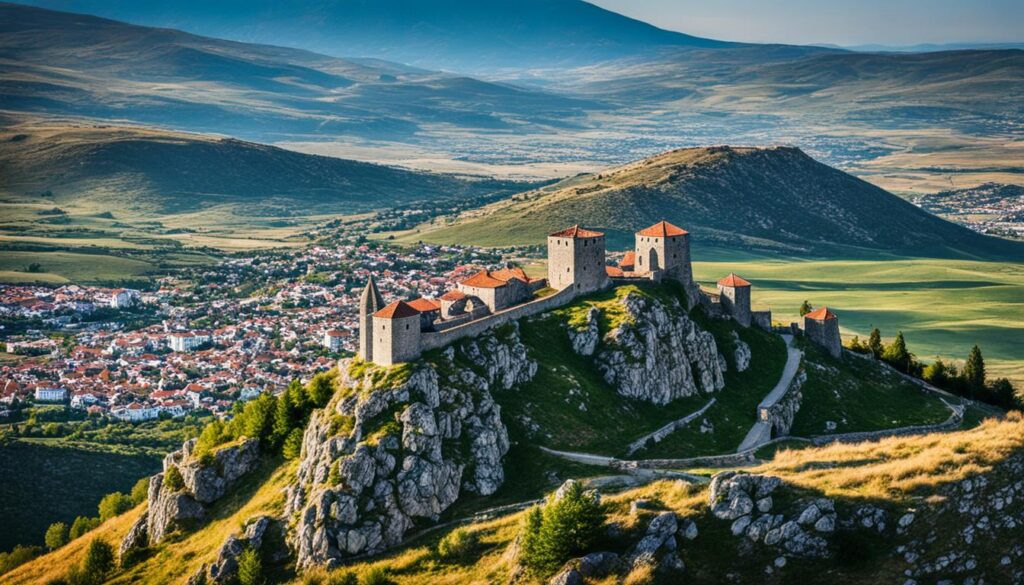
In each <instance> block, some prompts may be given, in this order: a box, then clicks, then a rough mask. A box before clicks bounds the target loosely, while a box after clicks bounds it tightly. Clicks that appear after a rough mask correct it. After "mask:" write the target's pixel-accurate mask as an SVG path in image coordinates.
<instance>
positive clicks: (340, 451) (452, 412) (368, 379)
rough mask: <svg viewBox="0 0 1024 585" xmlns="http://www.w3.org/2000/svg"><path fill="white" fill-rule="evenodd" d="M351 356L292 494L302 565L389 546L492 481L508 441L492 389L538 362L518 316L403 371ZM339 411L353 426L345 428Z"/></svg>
mask: <svg viewBox="0 0 1024 585" xmlns="http://www.w3.org/2000/svg"><path fill="white" fill-rule="evenodd" d="M465 364H470V366H466V365H465ZM349 366H350V364H349V363H346V362H342V364H341V367H340V368H339V369H340V370H341V375H340V379H339V384H340V386H341V390H340V392H339V395H338V396H337V397H336V399H335V401H334V402H332V404H331V405H329V406H328V407H327V408H326V409H324V410H322V411H317V412H314V413H313V415H312V417H311V420H310V423H309V426H308V427H307V429H306V432H305V435H304V437H303V447H302V455H301V461H300V463H299V469H298V473H297V481H296V483H295V484H294V485H293V486H292V487H291V488H290V489H289V492H288V495H287V503H286V513H287V514H288V515H289V516H291V517H292V518H293V519H294V521H295V528H294V531H293V533H292V540H293V544H294V548H295V550H296V554H297V561H298V564H299V566H302V567H306V566H311V565H327V566H331V565H334V564H337V563H338V562H340V561H341V560H342V559H343V558H345V557H350V556H354V555H362V554H372V553H377V552H380V551H382V550H384V549H386V548H388V547H391V546H394V545H396V544H399V543H400V542H401V541H402V538H403V537H404V535H405V534H406V532H408V531H409V530H410V529H411V528H412V527H413V526H414V522H415V521H416V520H417V519H420V518H425V519H437V517H438V516H439V515H440V514H441V513H442V512H444V511H445V510H446V509H447V508H448V507H449V506H451V505H452V504H453V503H454V502H455V501H456V499H457V498H458V497H459V496H460V494H462V493H464V492H469V493H474V494H480V495H489V494H492V493H494V492H495V491H496V490H497V489H498V488H499V487H500V486H501V484H502V483H503V482H504V478H505V473H504V470H503V468H502V459H503V457H504V455H505V453H506V452H507V451H508V448H509V442H508V433H507V430H506V428H505V425H504V423H503V422H502V420H501V409H500V407H499V406H498V405H497V404H496V403H495V402H494V399H493V397H492V396H491V391H492V390H508V389H511V388H512V387H513V386H515V385H516V384H519V383H522V382H525V381H528V380H530V379H531V378H532V377H533V376H534V375H535V374H536V371H537V364H536V362H534V361H532V360H530V359H529V357H528V356H527V353H526V347H525V346H523V345H522V343H520V341H519V336H518V327H517V325H515V324H514V323H513V324H511V325H507V326H504V327H502V328H501V331H500V333H497V332H492V333H489V334H486V335H484V336H481V337H480V338H478V339H476V340H473V341H468V342H463V343H460V344H458V345H457V346H451V347H449V348H448V349H446V350H445V351H444V352H443V353H442V354H441V355H440V357H439V358H437V359H436V360H435V361H434V362H431V361H430V360H423V361H421V362H418V363H417V364H415V365H411V366H402V367H405V368H411V371H410V372H409V373H408V375H407V377H405V378H404V379H403V378H401V377H398V379H391V380H388V376H387V374H388V373H393V372H394V371H395V370H394V369H392V370H375V371H372V372H368V373H364V374H363V375H362V376H359V377H355V376H352V375H350V372H349ZM339 420H341V421H346V422H347V423H348V424H347V425H345V426H344V428H345V429H351V430H346V431H345V432H337V429H338V428H339V425H338V424H337V421H339ZM332 429H333V430H332Z"/></svg>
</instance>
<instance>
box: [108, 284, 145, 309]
mask: <svg viewBox="0 0 1024 585" xmlns="http://www.w3.org/2000/svg"><path fill="white" fill-rule="evenodd" d="M138 300H139V292H138V291H134V290H131V289H127V288H119V289H116V290H114V291H111V293H110V306H111V307H112V308H114V309H124V308H127V307H131V306H132V305H134V304H135V303H136V302H138Z"/></svg>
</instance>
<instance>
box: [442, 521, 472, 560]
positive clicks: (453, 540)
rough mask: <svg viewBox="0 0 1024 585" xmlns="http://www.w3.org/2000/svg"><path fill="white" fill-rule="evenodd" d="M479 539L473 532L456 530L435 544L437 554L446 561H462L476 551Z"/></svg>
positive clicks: (462, 529)
mask: <svg viewBox="0 0 1024 585" xmlns="http://www.w3.org/2000/svg"><path fill="white" fill-rule="evenodd" d="M478 543H479V539H478V537H477V535H476V533H475V532H470V531H468V530H466V529H465V528H458V529H456V530H454V531H452V532H449V533H448V534H446V535H445V537H444V538H442V539H441V542H439V543H437V554H438V556H440V557H441V558H442V559H444V560H446V561H464V560H467V559H468V558H469V557H470V555H471V554H472V553H473V552H474V551H475V550H476V547H477V544H478Z"/></svg>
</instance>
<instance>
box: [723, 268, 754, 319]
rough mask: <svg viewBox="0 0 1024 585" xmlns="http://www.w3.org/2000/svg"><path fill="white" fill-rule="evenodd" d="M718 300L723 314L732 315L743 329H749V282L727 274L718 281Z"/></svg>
mask: <svg viewBox="0 0 1024 585" xmlns="http://www.w3.org/2000/svg"><path fill="white" fill-rule="evenodd" d="M718 298H719V299H720V300H721V303H722V308H723V309H725V312H726V313H728V314H730V315H732V318H733V319H735V320H736V322H737V323H739V324H740V325H742V326H744V327H750V283H749V282H747V281H746V280H744V279H743V278H740V277H739V276H736V274H729V276H726V277H725V278H723V279H722V280H719V281H718Z"/></svg>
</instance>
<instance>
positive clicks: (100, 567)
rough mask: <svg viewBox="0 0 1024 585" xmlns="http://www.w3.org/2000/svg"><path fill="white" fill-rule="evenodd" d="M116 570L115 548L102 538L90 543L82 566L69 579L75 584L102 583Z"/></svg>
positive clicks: (97, 584)
mask: <svg viewBox="0 0 1024 585" xmlns="http://www.w3.org/2000/svg"><path fill="white" fill-rule="evenodd" d="M113 570H114V548H113V547H112V546H110V545H109V544H107V543H106V542H104V541H102V540H100V539H98V538H97V539H94V540H93V541H92V542H90V543H89V548H88V549H87V550H86V551H85V559H83V560H82V565H81V567H79V568H78V570H73V571H72V572H71V578H70V579H68V580H69V581H71V582H72V583H73V584H74V585H100V584H101V583H103V582H104V581H106V580H107V576H108V575H110V572H111V571H113Z"/></svg>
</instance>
